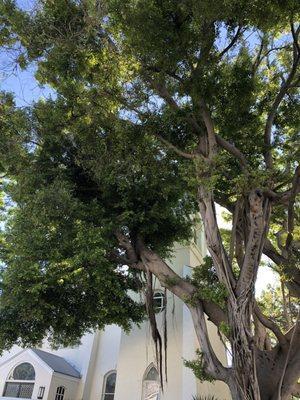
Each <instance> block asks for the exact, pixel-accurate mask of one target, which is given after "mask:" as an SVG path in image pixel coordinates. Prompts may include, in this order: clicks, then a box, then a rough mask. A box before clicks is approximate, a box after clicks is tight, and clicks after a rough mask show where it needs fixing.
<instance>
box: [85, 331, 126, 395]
mask: <svg viewBox="0 0 300 400" xmlns="http://www.w3.org/2000/svg"><path fill="white" fill-rule="evenodd" d="M120 340H121V328H119V327H118V326H116V325H109V326H107V327H106V328H105V329H104V330H103V331H101V332H98V334H97V345H96V346H95V355H96V357H95V358H94V360H93V363H92V364H91V378H90V384H89V383H88V382H87V385H89V386H90V392H89V395H87V396H86V397H84V399H83V400H100V399H101V395H102V390H103V380H104V377H105V375H106V374H107V373H108V372H109V371H113V370H117V369H118V366H117V363H118V358H119V350H120ZM88 396H89V397H88Z"/></svg>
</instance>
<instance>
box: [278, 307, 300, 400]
mask: <svg viewBox="0 0 300 400" xmlns="http://www.w3.org/2000/svg"><path fill="white" fill-rule="evenodd" d="M299 326H300V309H299V311H298V315H297V319H296V323H295V327H294V330H293V333H292V336H291V340H290V346H289V349H288V352H287V354H286V360H285V363H284V367H283V370H282V375H281V377H280V380H279V383H278V400H281V399H282V398H284V391H286V387H287V386H288V384H287V382H286V384H285V385H284V384H283V383H284V381H285V376H286V373H287V369H288V365H289V361H290V359H291V358H292V354H293V353H292V351H293V347H294V344H295V343H296V342H297V344H298V346H296V349H295V350H296V353H298V354H296V356H298V359H299V361H300V356H299V353H300V352H299V337H300V335H299V333H300V332H299ZM297 336H298V337H297ZM289 367H291V365H289ZM296 374H297V375H298V377H299V370H298V371H297V372H296ZM287 380H288V379H287ZM287 380H286V381H287ZM284 386H285V388H284ZM274 400H275V399H274Z"/></svg>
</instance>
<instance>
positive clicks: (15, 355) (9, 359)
mask: <svg viewBox="0 0 300 400" xmlns="http://www.w3.org/2000/svg"><path fill="white" fill-rule="evenodd" d="M27 350H28V349H23V350H21V351H19V352H18V353H16V354H14V355H13V356H11V357H9V358H7V359H6V360H5V361H3V363H2V364H0V368H2V367H3V365H5V364H7V363H8V362H10V361H12V360H13V359H14V358H15V357H17V356H20V355H21V354H22V353H24V352H25V351H27ZM0 399H1V397H0Z"/></svg>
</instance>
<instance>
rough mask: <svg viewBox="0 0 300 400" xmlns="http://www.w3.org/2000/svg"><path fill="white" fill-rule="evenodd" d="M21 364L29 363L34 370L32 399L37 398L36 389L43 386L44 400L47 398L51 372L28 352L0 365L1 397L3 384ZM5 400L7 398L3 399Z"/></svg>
mask: <svg viewBox="0 0 300 400" xmlns="http://www.w3.org/2000/svg"><path fill="white" fill-rule="evenodd" d="M6 359H7V357H6ZM23 362H29V363H31V364H32V366H33V367H34V369H35V384H34V389H33V395H32V399H36V398H37V394H38V389H39V387H40V386H45V395H44V399H46V398H47V394H48V391H49V389H50V383H51V376H52V371H51V369H50V368H49V367H47V366H45V364H44V363H43V362H41V361H40V360H39V358H38V357H36V356H35V355H34V354H32V353H31V352H30V351H29V350H25V351H23V352H22V353H21V354H19V355H17V356H15V357H13V358H12V359H11V360H8V361H7V363H5V364H1V366H0V395H3V391H4V387H5V382H6V379H7V377H8V375H9V374H10V372H11V371H12V370H13V369H14V368H15V367H16V366H17V365H18V364H21V363H23ZM0 398H1V397H0ZM4 399H5V400H7V397H4Z"/></svg>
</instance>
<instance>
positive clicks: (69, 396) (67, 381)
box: [6, 373, 79, 400]
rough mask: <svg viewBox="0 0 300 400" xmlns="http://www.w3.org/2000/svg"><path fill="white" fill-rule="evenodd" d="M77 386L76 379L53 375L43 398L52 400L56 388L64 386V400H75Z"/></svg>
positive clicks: (77, 381)
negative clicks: (46, 393) (46, 394)
mask: <svg viewBox="0 0 300 400" xmlns="http://www.w3.org/2000/svg"><path fill="white" fill-rule="evenodd" d="M78 384H79V380H78V379H76V378H72V377H68V376H66V375H62V374H58V373H54V374H53V375H52V379H51V385H50V390H49V393H48V397H44V398H45V399H49V400H54V399H55V395H56V391H57V388H58V387H59V386H64V388H65V395H64V400H76V399H77V394H78ZM6 400H7V399H6Z"/></svg>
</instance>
